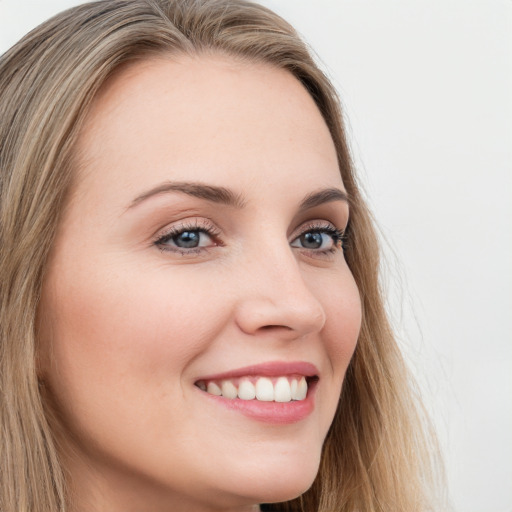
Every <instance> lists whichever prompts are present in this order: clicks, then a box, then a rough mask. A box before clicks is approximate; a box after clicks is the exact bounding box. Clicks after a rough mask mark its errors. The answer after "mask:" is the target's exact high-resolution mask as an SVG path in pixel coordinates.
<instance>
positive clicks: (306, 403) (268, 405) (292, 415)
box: [201, 382, 317, 425]
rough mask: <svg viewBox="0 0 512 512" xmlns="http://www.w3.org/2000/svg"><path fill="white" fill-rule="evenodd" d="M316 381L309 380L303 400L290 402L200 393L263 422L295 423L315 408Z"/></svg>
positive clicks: (221, 404)
mask: <svg viewBox="0 0 512 512" xmlns="http://www.w3.org/2000/svg"><path fill="white" fill-rule="evenodd" d="M316 384H317V383H316V382H311V383H310V384H309V388H308V394H307V396H306V398H305V399H304V400H293V401H291V402H262V401H260V400H241V399H240V398H235V399H229V398H224V397H222V396H216V395H211V394H209V393H206V392H204V391H201V393H202V394H203V395H204V396H205V397H206V398H208V399H209V400H212V401H213V402H214V403H216V404H218V405H220V406H223V407H226V408H228V409H230V410H232V411H237V412H240V413H241V414H243V415H244V416H247V417H249V418H251V419H254V420H257V421H261V422H263V423H274V424H277V425H287V424H290V423H297V422H299V421H301V420H303V419H305V418H307V417H308V416H309V415H310V414H311V413H312V412H313V409H314V408H315V403H314V400H315V397H314V395H315V391H316Z"/></svg>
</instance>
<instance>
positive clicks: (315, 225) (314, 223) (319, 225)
mask: <svg viewBox="0 0 512 512" xmlns="http://www.w3.org/2000/svg"><path fill="white" fill-rule="evenodd" d="M315 230H317V231H322V230H334V231H341V232H344V231H345V230H344V229H340V228H338V227H337V226H336V225H335V224H334V223H333V222H331V221H328V220H322V219H315V220H311V221H306V222H303V223H302V224H301V225H300V226H299V227H298V228H296V229H295V230H294V231H293V233H292V234H291V236H290V241H293V240H295V239H296V238H297V237H299V236H300V235H302V234H303V233H304V232H306V231H315Z"/></svg>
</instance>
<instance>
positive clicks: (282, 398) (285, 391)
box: [274, 377, 292, 402]
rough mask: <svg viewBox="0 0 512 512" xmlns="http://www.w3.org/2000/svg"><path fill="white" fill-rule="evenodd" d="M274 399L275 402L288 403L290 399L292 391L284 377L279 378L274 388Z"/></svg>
mask: <svg viewBox="0 0 512 512" xmlns="http://www.w3.org/2000/svg"><path fill="white" fill-rule="evenodd" d="M274 399H275V401H276V402H289V401H290V400H291V399H292V390H291V388H290V383H289V382H288V379H287V378H286V377H279V379H277V382H276V385H275V386H274Z"/></svg>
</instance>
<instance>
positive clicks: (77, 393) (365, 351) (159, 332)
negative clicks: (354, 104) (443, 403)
mask: <svg viewBox="0 0 512 512" xmlns="http://www.w3.org/2000/svg"><path fill="white" fill-rule="evenodd" d="M0 70H1V72H0V77H1V78H0V91H1V92H0V110H1V112H2V120H1V125H0V170H1V180H0V184H1V190H0V194H1V195H0V198H1V217H0V218H1V221H0V222H1V224H0V226H1V249H0V251H1V260H0V261H1V267H0V268H1V283H2V285H1V286H2V289H1V300H2V308H1V318H0V326H1V327H0V328H1V342H0V343H1V344H0V347H1V358H0V360H1V365H2V366H1V372H0V374H1V379H2V382H1V389H2V394H1V395H0V396H1V410H2V415H1V420H2V443H1V453H0V457H1V460H2V464H3V472H2V475H1V485H2V490H1V494H0V500H1V501H0V509H1V510H5V511H11V510H12V511H14V510H16V511H29V510H30V511H35V510H37V511H48V512H50V511H52V512H53V511H55V510H61V511H75V510H88V511H90V510H109V511H114V510H124V511H128V510H134V511H135V510H136V511H141V510H150V511H152V512H155V511H160V510H162V511H164V510H192V511H195V510H197V511H203V510H233V511H234V510H237V511H241V510H253V509H254V507H257V506H258V504H261V503H268V505H264V506H263V508H266V509H270V510H304V511H342V510H346V511H355V510H364V511H372V510H375V511H376V510H393V511H404V512H405V511H411V510H430V509H431V507H433V506H434V504H433V501H432V499H433V496H432V489H433V485H434V483H435V482H434V476H433V475H434V473H433V471H432V467H433V466H432V462H431V460H430V454H429V450H430V449H431V447H432V444H431V442H430V441H429V437H428V435H427V434H426V433H425V421H424V418H423V416H422V414H421V408H419V407H418V405H417V404H416V401H415V398H414V395H413V392H412V388H411V383H410V378H409V376H408V375H407V372H406V370H405V367H404V364H403V361H402V359H401V357H400V353H399V351H398V349H397V347H396V344H395V341H394V339H393V336H392V333H391V331H390V328H389V326H388V323H387V320H386V316H385V312H384V310H383V306H382V297H381V294H380V290H379V284H378V274H377V269H378V247H377V242H376V238H375V234H374V231H373V228H372V223H371V219H370V215H369V213H368V210H367V207H366V206H365V204H364V201H363V199H362V198H361V195H360V192H359V189H358V187H357V183H356V179H355V176H354V171H353V168H352V165H351V162H350V155H349V152H348V149H347V145H346V141H345V136H344V133H343V127H342V124H341V114H340V111H339V106H338V102H337V99H336V94H335V92H334V90H333V89H332V87H331V85H330V84H329V82H328V80H327V79H326V78H325V76H324V75H323V74H322V73H321V71H320V70H319V69H318V68H317V66H316V65H315V63H314V62H313V61H312V59H311V57H310V55H309V54H308V51H307V49H306V47H305V45H304V43H303V42H302V41H301V40H300V39H299V38H298V36H297V34H296V33H295V32H294V30H293V29H292V28H291V27H290V26H289V25H288V24H287V23H286V22H284V21H283V20H282V19H280V18H279V17H277V16H276V15H275V14H273V13H272V12H270V11H268V10H267V9H265V8H263V7H261V6H258V5H256V4H251V3H247V2H244V1H231V0H230V1H227V0H214V1H193V0H185V1H183V0H180V1H164V0H160V1H157V0H135V1H133V0H131V1H121V0H108V1H100V2H95V3H92V4H85V5H83V6H80V7H77V8H74V9H71V10H70V11H67V12H65V13H63V14H61V15H59V16H57V17H56V18H54V19H52V20H50V21H48V22H47V23H45V24H43V25H42V26H41V27H39V28H37V29H36V30H35V31H33V32H32V33H31V34H29V35H28V36H26V37H25V38H24V39H23V40H22V41H21V42H20V43H18V45H16V46H15V47H13V48H12V49H11V50H10V51H8V52H7V53H6V54H5V55H4V56H3V57H2V59H1V61H0Z"/></svg>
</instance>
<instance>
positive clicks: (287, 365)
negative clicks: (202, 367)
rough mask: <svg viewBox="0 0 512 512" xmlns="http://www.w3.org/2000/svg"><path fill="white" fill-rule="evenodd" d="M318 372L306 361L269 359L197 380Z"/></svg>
mask: <svg viewBox="0 0 512 512" xmlns="http://www.w3.org/2000/svg"><path fill="white" fill-rule="evenodd" d="M318 373H319V372H318V368H317V367H316V366H315V365H314V364H312V363H308V362H305V361H292V362H283V361H269V362H266V363H260V364H256V365H250V366H244V367H243V368H237V369H235V370H229V371H227V372H223V373H216V374H211V375H205V376H202V377H201V378H199V379H197V380H198V381H199V380H202V381H204V380H226V379H236V378H239V377H246V376H247V377H249V376H261V377H279V376H285V375H303V376H304V377H315V376H318Z"/></svg>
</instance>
